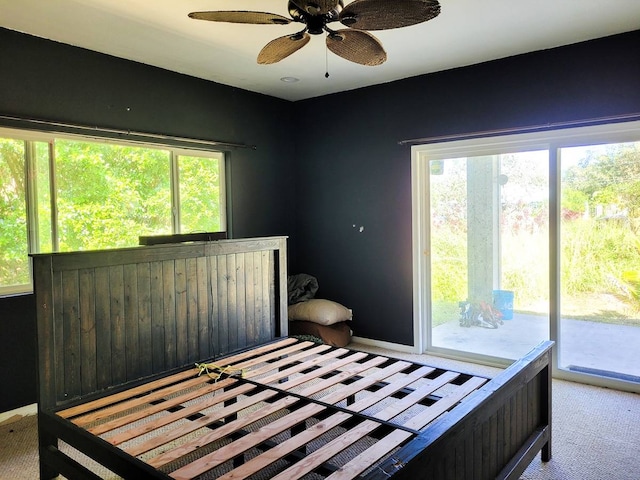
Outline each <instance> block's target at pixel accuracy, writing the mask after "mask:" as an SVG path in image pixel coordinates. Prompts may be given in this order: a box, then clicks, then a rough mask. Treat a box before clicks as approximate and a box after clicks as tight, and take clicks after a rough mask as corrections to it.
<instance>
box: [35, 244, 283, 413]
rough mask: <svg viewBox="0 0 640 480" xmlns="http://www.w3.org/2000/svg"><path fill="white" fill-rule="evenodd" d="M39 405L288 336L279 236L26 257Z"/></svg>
mask: <svg viewBox="0 0 640 480" xmlns="http://www.w3.org/2000/svg"><path fill="white" fill-rule="evenodd" d="M33 268H34V291H35V296H36V309H37V323H38V354H39V360H38V366H39V368H38V374H39V386H40V390H39V404H40V408H55V407H58V406H62V405H64V404H66V403H68V402H70V401H72V400H76V399H78V398H84V397H87V396H90V395H92V394H95V393H98V392H102V391H104V390H105V389H108V388H110V387H113V386H117V385H122V384H126V383H130V382H134V381H137V380H140V379H143V378H145V377H148V376H151V375H154V374H159V373H162V372H166V371H171V370H172V369H176V368H180V367H185V366H188V365H191V364H193V363H194V362H198V361H203V360H208V359H212V358H215V357H217V356H220V355H224V354H227V353H230V352H234V351H238V350H242V349H244V348H249V347H252V346H254V345H257V344H260V343H265V342H267V341H270V340H272V339H274V338H278V337H281V336H286V335H287V271H286V238H285V237H267V238H253V239H242V240H220V241H209V242H194V243H184V244H170V245H154V246H143V247H134V248H127V249H115V250H105V251H93V252H71V253H54V254H38V255H33Z"/></svg>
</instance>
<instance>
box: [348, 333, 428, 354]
mask: <svg viewBox="0 0 640 480" xmlns="http://www.w3.org/2000/svg"><path fill="white" fill-rule="evenodd" d="M351 341H352V342H354V343H362V344H363V345H368V346H370V347H379V348H386V349H389V350H395V351H396V352H402V353H420V352H418V351H417V350H416V347H413V346H411V345H402V344H400V343H391V342H383V341H382V340H372V339H370V338H364V337H351Z"/></svg>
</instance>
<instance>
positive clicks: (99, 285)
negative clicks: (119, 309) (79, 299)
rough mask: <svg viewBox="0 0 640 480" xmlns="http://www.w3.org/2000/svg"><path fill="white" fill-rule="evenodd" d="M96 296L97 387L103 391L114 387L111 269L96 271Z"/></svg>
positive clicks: (102, 268) (98, 269) (101, 268)
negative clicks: (112, 371)
mask: <svg viewBox="0 0 640 480" xmlns="http://www.w3.org/2000/svg"><path fill="white" fill-rule="evenodd" d="M95 290H96V292H102V294H96V337H97V338H98V343H97V345H96V365H97V369H98V375H97V386H98V390H102V389H104V388H107V387H109V386H111V385H113V382H112V379H113V376H112V373H111V368H112V365H111V301H110V298H109V295H108V294H106V293H107V292H109V268H108V267H100V268H96V269H95Z"/></svg>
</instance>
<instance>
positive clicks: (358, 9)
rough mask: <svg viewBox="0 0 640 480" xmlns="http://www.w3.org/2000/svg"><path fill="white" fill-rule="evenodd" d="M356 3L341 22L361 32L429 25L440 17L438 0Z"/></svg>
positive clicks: (366, 0) (356, 0)
mask: <svg viewBox="0 0 640 480" xmlns="http://www.w3.org/2000/svg"><path fill="white" fill-rule="evenodd" d="M389 3H390V2H389V1H388V0H354V1H353V2H351V3H350V4H349V5H347V6H346V7H344V9H343V10H342V12H340V16H339V18H338V20H339V21H340V22H342V24H343V25H346V26H347V27H351V28H357V29H358V30H388V29H390V28H400V27H408V26H410V25H416V24H418V23H422V22H426V21H427V20H431V19H432V18H435V17H437V16H438V15H439V14H440V4H439V3H438V0H396V1H394V2H393V6H391V5H390V4H389Z"/></svg>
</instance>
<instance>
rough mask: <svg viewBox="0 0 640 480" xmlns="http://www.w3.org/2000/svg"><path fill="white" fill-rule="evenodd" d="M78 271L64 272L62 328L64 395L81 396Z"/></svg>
mask: <svg viewBox="0 0 640 480" xmlns="http://www.w3.org/2000/svg"><path fill="white" fill-rule="evenodd" d="M78 294H79V278H78V272H77V271H69V272H63V274H62V306H63V307H62V326H63V327H62V328H63V342H64V349H63V350H62V351H61V352H60V353H62V355H63V356H64V397H65V398H74V397H77V396H80V393H81V383H80V362H81V356H80V352H81V348H80V333H81V330H80V304H79V298H78Z"/></svg>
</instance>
